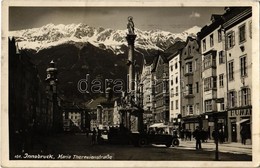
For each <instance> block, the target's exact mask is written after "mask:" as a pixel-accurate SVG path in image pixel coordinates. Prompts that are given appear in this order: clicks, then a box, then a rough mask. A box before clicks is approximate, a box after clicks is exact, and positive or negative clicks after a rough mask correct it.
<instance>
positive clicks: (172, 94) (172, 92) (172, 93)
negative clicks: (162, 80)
mask: <svg viewBox="0 0 260 168" xmlns="http://www.w3.org/2000/svg"><path fill="white" fill-rule="evenodd" d="M171 97H174V90H173V88H171Z"/></svg>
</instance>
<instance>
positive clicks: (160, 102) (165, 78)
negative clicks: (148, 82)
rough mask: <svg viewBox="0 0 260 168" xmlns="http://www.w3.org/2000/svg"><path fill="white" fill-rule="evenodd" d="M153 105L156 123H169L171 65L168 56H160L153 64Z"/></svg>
mask: <svg viewBox="0 0 260 168" xmlns="http://www.w3.org/2000/svg"><path fill="white" fill-rule="evenodd" d="M152 73H153V74H152V77H153V97H154V99H153V103H154V110H153V115H154V120H155V122H164V123H166V122H169V84H168V83H169V64H168V60H167V55H165V54H158V55H157V56H156V57H155V59H154V62H153V67H152Z"/></svg>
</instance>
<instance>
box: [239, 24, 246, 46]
mask: <svg viewBox="0 0 260 168" xmlns="http://www.w3.org/2000/svg"><path fill="white" fill-rule="evenodd" d="M245 41H246V25H245V24H243V25H242V26H240V27H239V43H242V42H245Z"/></svg>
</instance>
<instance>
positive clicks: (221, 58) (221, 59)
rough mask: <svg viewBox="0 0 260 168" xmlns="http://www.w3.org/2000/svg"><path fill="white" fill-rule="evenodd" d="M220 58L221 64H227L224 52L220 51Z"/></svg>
mask: <svg viewBox="0 0 260 168" xmlns="http://www.w3.org/2000/svg"><path fill="white" fill-rule="evenodd" d="M218 57H219V64H223V63H225V60H224V59H225V57H224V51H219V52H218Z"/></svg>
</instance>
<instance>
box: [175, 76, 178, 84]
mask: <svg viewBox="0 0 260 168" xmlns="http://www.w3.org/2000/svg"><path fill="white" fill-rule="evenodd" d="M175 83H176V84H177V83H178V76H177V77H176V78H175Z"/></svg>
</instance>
